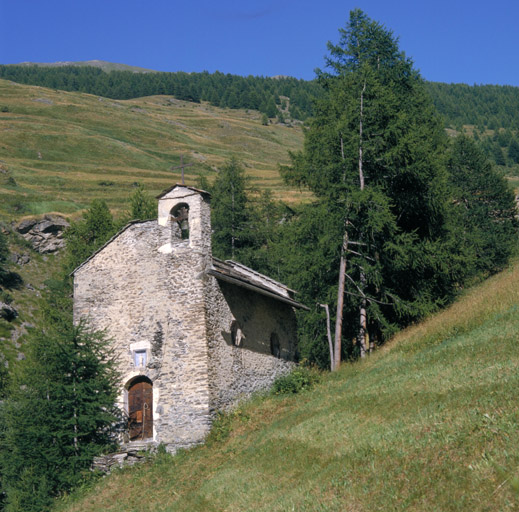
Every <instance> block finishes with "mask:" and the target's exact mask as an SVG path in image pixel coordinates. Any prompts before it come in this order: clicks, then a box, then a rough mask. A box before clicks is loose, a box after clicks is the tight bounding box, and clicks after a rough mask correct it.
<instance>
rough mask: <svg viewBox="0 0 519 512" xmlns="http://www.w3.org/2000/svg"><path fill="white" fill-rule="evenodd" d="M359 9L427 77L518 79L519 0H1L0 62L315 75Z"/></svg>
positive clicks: (484, 80) (508, 81) (500, 81)
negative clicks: (396, 42) (87, 63)
mask: <svg viewBox="0 0 519 512" xmlns="http://www.w3.org/2000/svg"><path fill="white" fill-rule="evenodd" d="M355 7H359V8H361V9H362V10H364V11H365V12H366V14H368V16H370V17H371V18H372V19H375V20H377V21H379V22H380V23H382V24H384V25H385V26H386V27H387V28H389V29H391V30H393V32H394V34H395V35H397V36H399V38H400V47H401V49H402V50H404V51H405V52H406V54H407V55H408V56H409V57H411V58H412V59H413V60H414V62H415V66H416V67H417V68H418V69H419V70H420V71H421V73H422V75H423V77H424V78H425V79H427V80H432V81H439V82H464V83H468V84H474V83H477V84H490V83H492V84H508V85H516V86H519V65H518V64H519V0H492V1H491V0H486V1H483V0H470V1H469V0H434V1H432V0H356V1H349V0H343V1H338V0H315V1H309V0H278V1H272V0H250V1H247V0H241V1H234V0H219V1H209V0H191V1H189V0H183V1H176V0H175V1H173V0H169V1H167V0H88V1H85V0H0V23H1V27H2V35H1V40H0V63H2V64H14V63H17V62H22V61H33V62H54V61H66V60H70V61H77V60H90V59H101V60H107V61H111V62H120V63H125V64H131V65H135V66H141V67H145V68H151V69H155V70H159V71H203V70H207V71H210V72H213V71H216V70H219V71H222V72H224V73H232V74H238V75H249V74H250V75H264V76H274V75H290V76H295V77H297V78H304V79H312V78H314V76H315V75H314V69H315V68H317V67H323V65H324V56H325V54H326V42H327V41H329V40H331V41H332V42H336V41H337V40H338V29H339V28H340V27H344V25H345V23H346V21H347V19H348V16H349V11H350V10H351V9H353V8H355Z"/></svg>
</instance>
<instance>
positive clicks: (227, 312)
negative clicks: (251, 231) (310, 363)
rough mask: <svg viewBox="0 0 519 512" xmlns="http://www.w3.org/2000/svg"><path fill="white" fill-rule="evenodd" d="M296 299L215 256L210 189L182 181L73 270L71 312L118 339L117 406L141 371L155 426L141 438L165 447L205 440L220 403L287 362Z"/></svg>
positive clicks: (263, 381) (291, 354) (266, 379)
mask: <svg viewBox="0 0 519 512" xmlns="http://www.w3.org/2000/svg"><path fill="white" fill-rule="evenodd" d="M181 205H185V206H186V207H187V208H188V210H189V238H188V239H184V238H182V233H181V230H180V228H179V225H178V224H177V222H176V221H174V220H172V216H171V213H172V212H173V213H175V211H177V210H176V209H177V208H178V207H179V206H181ZM175 216H176V215H175ZM241 284H244V285H246V287H245V288H244V287H243V286H241ZM292 305H297V303H295V302H294V301H293V300H292V299H291V298H290V291H289V290H287V288H286V287H284V286H283V285H281V284H279V283H276V282H275V281H273V280H271V279H269V278H267V277H265V276H262V275H261V274H258V273H256V272H254V271H253V270H251V269H247V267H243V266H241V265H239V264H235V263H232V264H231V263H224V262H218V263H217V260H213V258H212V255H211V224H210V208H209V201H208V195H207V194H206V193H203V192H200V191H197V190H196V189H192V188H190V187H184V186H177V187H174V188H173V189H171V190H170V191H168V192H167V193H165V194H163V195H162V196H161V197H160V198H159V218H158V222H157V221H144V222H134V223H131V224H129V225H128V226H127V227H126V228H124V229H123V230H122V231H121V232H119V234H118V235H117V236H116V237H114V238H113V239H112V240H111V242H110V243H108V244H107V245H106V246H105V247H103V248H102V249H101V250H99V251H98V252H97V253H96V254H95V255H94V256H93V257H91V258H90V259H89V260H87V261H86V262H85V263H84V264H83V265H81V266H80V267H79V268H77V269H76V270H75V272H74V319H75V321H76V322H78V321H79V320H80V319H81V318H86V319H88V321H89V323H90V325H91V326H92V327H93V328H95V329H99V330H106V331H107V334H108V336H109V337H110V338H111V339H112V340H113V355H114V357H115V359H116V360H117V361H118V366H119V371H120V373H121V376H122V380H121V388H120V396H119V405H120V407H121V408H122V409H123V411H125V412H126V413H128V394H129V391H128V390H129V389H130V388H131V386H132V384H133V382H134V381H135V379H139V378H143V377H145V378H146V379H147V380H146V382H149V383H151V384H152V390H153V391H152V392H153V403H152V407H151V409H152V410H151V413H152V417H153V435H152V437H150V438H149V439H144V440H139V442H140V443H142V442H143V441H144V442H148V443H155V444H158V443H164V444H165V445H167V449H168V451H175V450H176V449H178V448H188V447H191V446H193V445H195V444H197V443H200V442H201V441H203V440H204V438H205V437H206V435H207V434H208V432H209V429H210V426H211V422H212V419H213V417H214V414H215V411H217V410H219V409H223V408H227V407H230V406H232V405H233V404H235V403H236V402H237V401H238V400H240V399H241V398H243V397H246V396H248V395H250V394H251V393H252V392H254V391H257V390H260V389H265V388H267V387H268V386H270V385H271V384H272V382H273V380H274V379H275V378H276V377H277V376H279V375H283V374H285V373H287V372H288V371H290V369H291V368H292V367H293V366H294V360H295V358H296V323H295V313H294V310H293V307H292ZM273 339H274V340H276V343H277V345H276V347H277V348H276V351H275V353H274V355H273V348H272V347H273V341H272V340H273ZM144 360H145V363H144V364H143V363H142V361H144ZM148 414H149V413H148ZM131 444H132V443H130V445H131Z"/></svg>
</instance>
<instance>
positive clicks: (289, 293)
mask: <svg viewBox="0 0 519 512" xmlns="http://www.w3.org/2000/svg"><path fill="white" fill-rule="evenodd" d="M207 273H208V274H209V275H211V276H213V277H216V279H219V280H221V281H225V282H228V283H231V284H234V285H236V286H240V287H242V288H246V289H248V290H252V291H255V292H257V293H259V294H261V295H265V296H267V297H271V298H273V299H276V300H279V301H281V302H284V303H285V304H289V305H290V306H292V307H295V308H298V309H304V310H306V311H308V310H309V308H308V307H307V306H305V305H304V304H301V303H300V302H298V301H296V300H295V299H294V298H293V295H294V294H295V293H296V292H295V291H294V290H291V289H290V288H288V287H287V286H285V285H284V284H282V283H279V282H278V281H275V280H274V279H271V278H270V277H268V276H266V275H264V274H260V273H259V272H256V271H255V270H253V269H251V268H249V267H246V266H245V265H242V264H241V263H238V262H236V261H232V260H226V261H222V260H219V259H218V258H214V257H213V267H212V268H211V269H209V270H208V271H207Z"/></svg>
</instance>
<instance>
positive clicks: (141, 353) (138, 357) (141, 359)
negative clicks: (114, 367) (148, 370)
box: [133, 350, 147, 367]
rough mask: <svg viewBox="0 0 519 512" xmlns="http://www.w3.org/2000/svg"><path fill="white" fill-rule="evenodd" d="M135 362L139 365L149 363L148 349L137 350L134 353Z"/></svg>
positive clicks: (142, 365)
mask: <svg viewBox="0 0 519 512" xmlns="http://www.w3.org/2000/svg"><path fill="white" fill-rule="evenodd" d="M133 363H134V364H135V366H137V367H144V366H146V363H147V352H146V350H136V351H135V352H134V353H133Z"/></svg>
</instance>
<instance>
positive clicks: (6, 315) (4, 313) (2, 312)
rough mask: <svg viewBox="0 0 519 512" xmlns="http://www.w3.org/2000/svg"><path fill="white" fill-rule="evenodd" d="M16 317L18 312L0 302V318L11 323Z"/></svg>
mask: <svg viewBox="0 0 519 512" xmlns="http://www.w3.org/2000/svg"><path fill="white" fill-rule="evenodd" d="M17 316H18V311H16V309H14V308H13V306H11V305H9V304H6V303H5V302H0V318H3V319H5V320H7V321H8V322H11V321H12V320H14V319H15V318H16V317H17Z"/></svg>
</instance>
